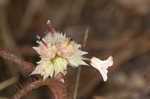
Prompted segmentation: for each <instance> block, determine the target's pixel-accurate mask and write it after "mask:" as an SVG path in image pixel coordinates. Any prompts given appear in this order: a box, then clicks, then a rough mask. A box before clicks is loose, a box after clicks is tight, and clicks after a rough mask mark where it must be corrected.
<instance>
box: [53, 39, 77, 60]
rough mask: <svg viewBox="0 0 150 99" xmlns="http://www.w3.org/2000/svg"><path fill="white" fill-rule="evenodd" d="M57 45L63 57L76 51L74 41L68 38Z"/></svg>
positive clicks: (59, 53)
mask: <svg viewBox="0 0 150 99" xmlns="http://www.w3.org/2000/svg"><path fill="white" fill-rule="evenodd" d="M56 47H57V50H58V52H57V53H58V55H60V56H63V57H70V56H72V55H73V54H74V52H75V48H74V43H73V42H71V41H68V40H65V41H61V42H59V43H58V44H57V45H56Z"/></svg>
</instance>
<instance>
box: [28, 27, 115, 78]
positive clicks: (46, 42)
mask: <svg viewBox="0 0 150 99" xmlns="http://www.w3.org/2000/svg"><path fill="white" fill-rule="evenodd" d="M49 28H50V32H48V33H47V35H46V36H45V37H44V38H42V39H40V40H39V41H37V43H38V44H39V46H37V47H33V49H34V50H35V51H36V52H37V53H38V54H39V55H40V58H41V60H40V61H39V62H37V64H38V65H37V67H36V68H35V70H34V71H33V72H32V73H31V74H40V75H42V76H43V78H44V79H45V78H47V77H55V76H56V75H57V74H59V73H62V74H64V75H65V73H66V72H65V71H66V70H67V67H68V66H73V67H78V66H80V65H88V64H87V63H85V62H84V60H88V61H90V62H91V65H92V66H93V67H94V68H96V69H98V70H99V72H100V73H101V74H102V77H103V79H104V81H106V80H107V68H108V67H110V66H112V64H113V60H112V57H109V58H108V59H107V60H106V61H102V60H99V59H98V58H95V57H93V58H91V59H89V58H84V57H83V55H85V54H87V52H85V51H82V50H81V45H80V44H77V43H76V42H74V41H71V40H70V39H69V38H67V37H66V35H65V34H62V33H58V32H54V31H53V28H52V27H51V25H50V26H49Z"/></svg>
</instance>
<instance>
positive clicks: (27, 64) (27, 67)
mask: <svg viewBox="0 0 150 99" xmlns="http://www.w3.org/2000/svg"><path fill="white" fill-rule="evenodd" d="M0 56H1V57H2V58H4V59H7V60H9V61H12V62H14V63H17V64H19V65H20V66H23V68H24V69H25V70H28V71H29V72H32V71H33V69H34V65H33V64H32V63H30V62H26V61H24V60H23V59H21V58H20V57H18V56H16V55H14V54H12V53H10V52H9V51H8V50H5V49H1V48H0Z"/></svg>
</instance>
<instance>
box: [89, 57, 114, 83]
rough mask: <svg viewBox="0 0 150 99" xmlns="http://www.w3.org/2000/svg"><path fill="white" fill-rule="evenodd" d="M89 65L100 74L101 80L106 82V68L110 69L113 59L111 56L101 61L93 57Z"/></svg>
mask: <svg viewBox="0 0 150 99" xmlns="http://www.w3.org/2000/svg"><path fill="white" fill-rule="evenodd" d="M91 65H92V66H93V67H94V68H96V69H97V70H98V71H99V72H100V73H101V75H102V77H103V80H104V81H107V72H108V70H107V69H108V67H111V66H112V65H113V58H112V56H110V57H108V58H107V59H106V60H104V61H103V60H100V59H98V58H96V57H93V58H91Z"/></svg>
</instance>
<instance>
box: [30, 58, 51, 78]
mask: <svg viewBox="0 0 150 99" xmlns="http://www.w3.org/2000/svg"><path fill="white" fill-rule="evenodd" d="M33 74H40V75H41V76H43V78H44V79H46V78H47V77H49V76H51V77H52V76H53V74H54V66H53V64H52V63H51V62H50V61H48V60H44V59H42V60H41V61H40V62H38V66H37V67H36V68H35V70H34V71H33V72H32V73H31V75H33Z"/></svg>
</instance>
